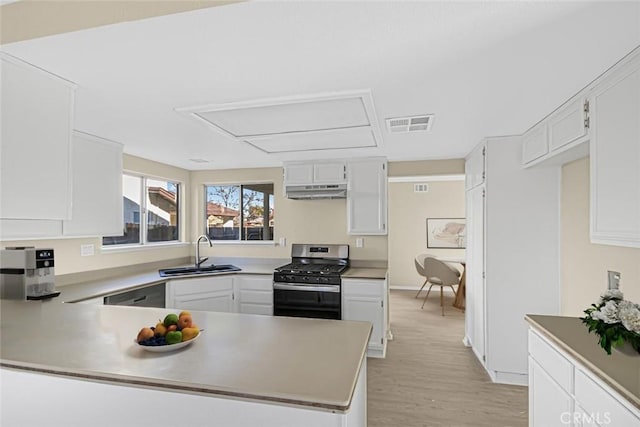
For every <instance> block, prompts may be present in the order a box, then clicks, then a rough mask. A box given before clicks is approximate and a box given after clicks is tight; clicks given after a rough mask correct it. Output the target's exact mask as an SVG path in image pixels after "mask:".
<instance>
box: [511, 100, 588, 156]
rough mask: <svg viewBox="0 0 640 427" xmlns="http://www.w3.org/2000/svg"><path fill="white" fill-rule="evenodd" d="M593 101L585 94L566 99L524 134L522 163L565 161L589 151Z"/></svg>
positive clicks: (586, 153)
mask: <svg viewBox="0 0 640 427" xmlns="http://www.w3.org/2000/svg"><path fill="white" fill-rule="evenodd" d="M588 110H589V104H588V103H587V102H586V99H585V96H584V94H578V95H576V96H574V97H573V98H571V99H570V100H569V101H567V102H566V103H564V104H563V105H562V106H561V107H560V108H558V109H557V110H556V111H554V112H553V113H551V114H550V115H549V116H548V117H546V118H545V119H544V120H542V121H541V122H540V123H538V124H537V125H535V126H534V127H532V128H531V129H530V130H528V131H527V132H526V133H525V134H524V135H522V164H523V165H524V166H525V167H530V166H535V165H538V164H546V165H561V164H563V163H567V162H570V161H572V160H576V159H579V158H581V157H585V156H587V155H588V154H589V148H588V147H589V145H588V144H587V141H588V139H589V126H588V121H589V119H588V113H589V111H588Z"/></svg>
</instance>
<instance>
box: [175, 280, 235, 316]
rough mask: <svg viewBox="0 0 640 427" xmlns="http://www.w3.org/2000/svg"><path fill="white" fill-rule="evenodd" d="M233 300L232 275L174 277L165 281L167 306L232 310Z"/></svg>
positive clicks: (185, 308)
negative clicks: (189, 277)
mask: <svg viewBox="0 0 640 427" xmlns="http://www.w3.org/2000/svg"><path fill="white" fill-rule="evenodd" d="M234 302H235V294H234V289H233V277H232V276H222V277H194V278H191V279H174V280H171V281H169V282H168V283H167V291H166V306H167V308H177V309H184V310H205V311H223V312H234V311H236V310H235V305H234Z"/></svg>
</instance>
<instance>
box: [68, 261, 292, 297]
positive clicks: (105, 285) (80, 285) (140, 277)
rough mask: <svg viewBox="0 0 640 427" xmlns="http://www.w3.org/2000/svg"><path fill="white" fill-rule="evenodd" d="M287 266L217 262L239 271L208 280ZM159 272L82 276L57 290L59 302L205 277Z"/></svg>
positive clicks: (145, 270)
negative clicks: (105, 276)
mask: <svg viewBox="0 0 640 427" xmlns="http://www.w3.org/2000/svg"><path fill="white" fill-rule="evenodd" d="M287 262H289V261H288V260H287V259H254V258H232V259H220V260H218V259H216V260H215V263H216V264H233V265H235V266H237V267H240V269H241V271H233V272H221V273H213V274H209V275H207V276H223V275H229V274H232V275H235V274H261V275H272V274H273V271H274V269H275V268H276V267H279V266H281V265H284V264H286V263H287ZM210 263H211V262H210V261H209V262H207V263H205V264H203V265H209V264H210ZM190 265H192V264H187V263H185V262H183V261H180V262H176V263H174V264H171V263H168V264H166V265H165V266H164V267H162V268H174V267H185V266H190ZM158 270H159V269H158V268H149V267H146V266H142V267H141V268H140V269H138V270H137V271H134V272H131V269H130V267H129V268H128V269H127V270H126V271H127V272H126V273H124V274H114V275H113V277H107V278H102V279H97V280H96V279H93V280H92V279H85V278H84V276H85V275H86V274H87V273H82V276H81V277H83V278H81V279H75V280H74V281H73V282H72V283H71V284H67V285H64V286H59V287H58V290H59V291H60V292H61V294H60V297H59V298H58V300H60V301H63V302H78V301H82V300H85V299H90V298H96V297H104V296H108V295H113V294H115V293H118V292H123V291H128V290H132V289H136V288H142V287H146V286H151V285H155V284H158V283H165V282H167V281H168V280H171V279H184V278H187V277H206V276H197V275H191V276H175V277H161V276H160V274H159V273H158Z"/></svg>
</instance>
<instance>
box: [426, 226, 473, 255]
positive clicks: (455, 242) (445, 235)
mask: <svg viewBox="0 0 640 427" xmlns="http://www.w3.org/2000/svg"><path fill="white" fill-rule="evenodd" d="M466 236H467V220H466V219H465V218H427V248H432V249H464V248H465V247H466V246H467V237H466Z"/></svg>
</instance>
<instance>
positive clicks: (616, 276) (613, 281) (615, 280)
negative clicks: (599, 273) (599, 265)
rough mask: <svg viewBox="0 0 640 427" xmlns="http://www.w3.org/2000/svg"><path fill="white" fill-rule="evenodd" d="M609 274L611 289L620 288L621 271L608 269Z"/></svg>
mask: <svg viewBox="0 0 640 427" xmlns="http://www.w3.org/2000/svg"><path fill="white" fill-rule="evenodd" d="M607 273H608V274H607V276H608V279H609V283H608V286H609V289H618V288H619V287H620V276H621V274H620V272H618V271H607Z"/></svg>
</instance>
